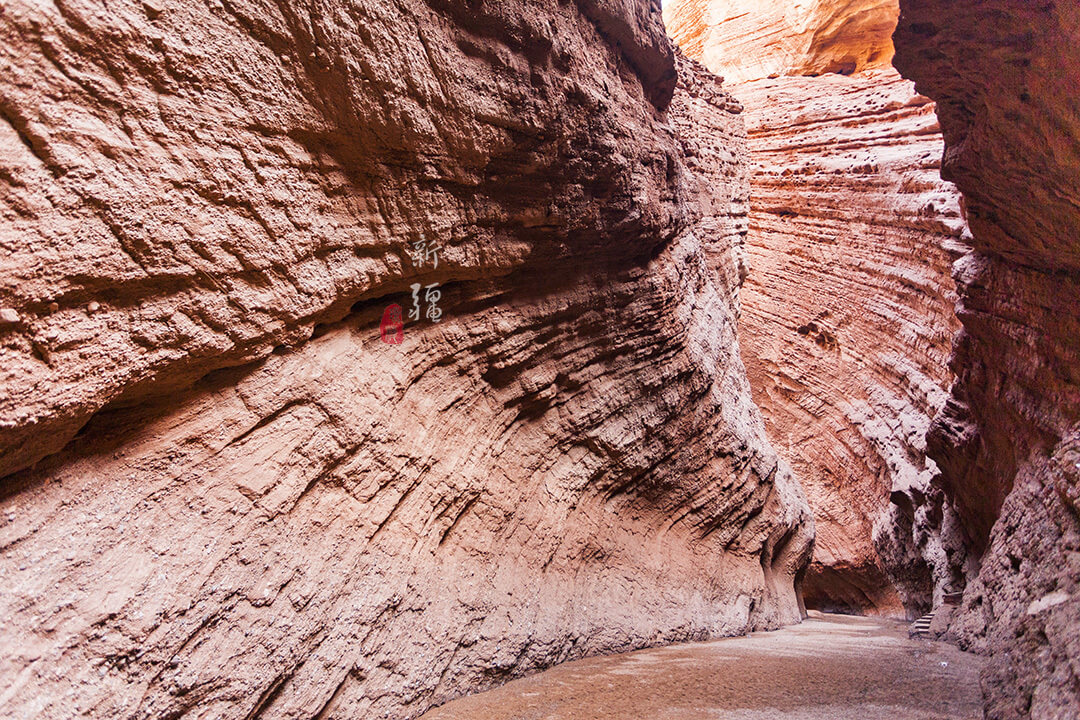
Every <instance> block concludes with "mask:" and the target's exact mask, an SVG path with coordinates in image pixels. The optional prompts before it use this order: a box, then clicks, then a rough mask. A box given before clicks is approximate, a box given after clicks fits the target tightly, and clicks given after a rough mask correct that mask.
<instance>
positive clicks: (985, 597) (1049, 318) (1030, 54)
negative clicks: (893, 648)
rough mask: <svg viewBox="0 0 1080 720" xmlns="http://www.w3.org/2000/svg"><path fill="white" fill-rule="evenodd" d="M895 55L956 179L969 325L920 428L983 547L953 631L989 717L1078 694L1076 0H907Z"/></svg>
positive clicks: (1079, 110) (1059, 713)
mask: <svg viewBox="0 0 1080 720" xmlns="http://www.w3.org/2000/svg"><path fill="white" fill-rule="evenodd" d="M901 8H902V11H903V12H902V16H901V21H900V25H899V28H898V30H897V34H896V42H897V57H896V63H897V66H898V67H899V68H900V70H901V71H902V72H903V73H904V74H905V75H907V76H908V77H911V78H912V79H914V80H915V81H916V87H917V88H918V89H919V91H920V92H923V93H925V94H926V95H928V96H930V97H932V98H934V99H935V100H936V101H937V103H938V113H939V115H940V117H941V126H942V130H943V132H944V135H945V143H946V151H945V155H944V163H943V167H942V172H943V174H944V176H945V177H947V178H949V179H951V180H953V181H954V182H955V183H956V184H957V186H958V187H959V188H960V190H961V191H962V192H963V193H964V197H965V201H966V207H967V216H968V220H969V222H970V225H971V230H972V233H973V235H974V237H973V239H972V246H973V248H974V250H973V252H972V253H971V254H970V255H969V256H967V257H965V258H964V259H963V260H962V261H961V262H960V264H958V266H957V275H956V277H957V282H958V286H959V292H960V298H961V309H960V320H961V322H962V323H963V326H964V333H963V336H962V337H961V340H960V342H959V345H958V347H957V350H956V354H955V357H954V359H953V368H954V370H955V371H956V374H957V377H958V379H957V383H956V386H955V390H954V393H953V399H952V400H951V401H950V403H949V406H948V407H947V411H946V413H944V414H943V415H942V416H941V418H940V419H939V421H938V422H936V423H935V427H934V428H933V430H932V431H931V435H930V443H929V445H930V454H931V455H932V457H934V458H935V459H936V460H937V461H938V463H939V465H940V466H941V468H942V470H943V476H942V487H943V489H944V492H945V493H946V495H947V496H948V497H950V498H952V499H954V501H955V503H956V506H957V509H958V511H959V513H960V518H961V520H962V523H963V526H964V528H965V529H966V530H967V532H968V533H969V535H970V537H971V543H972V546H973V548H974V549H975V551H976V552H980V553H982V552H983V550H984V549H985V553H983V554H982V562H981V571H980V573H979V577H978V578H977V579H976V581H975V582H974V583H972V585H971V586H969V588H968V590H967V592H966V594H965V600H964V603H965V604H964V608H963V612H962V613H961V617H960V623H959V625H958V627H957V629H956V630H955V631H954V636H955V637H957V638H958V639H960V640H961V641H962V642H963V643H964V644H965V645H967V646H973V647H979V648H982V649H983V650H985V651H986V652H989V653H991V654H992V661H991V663H990V665H989V666H988V667H989V671H988V673H987V675H986V676H985V678H984V689H985V691H986V693H987V698H988V715H987V716H988V717H989V718H991V719H992V720H999V719H1005V718H1008V719H1012V718H1028V717H1030V718H1038V719H1039V720H1043V719H1058V718H1072V717H1075V712H1076V708H1077V707H1080V666H1078V665H1077V660H1076V658H1077V657H1080V652H1078V650H1077V648H1078V642H1080V622H1078V617H1077V615H1076V608H1077V607H1078V605H1080V602H1078V601H1080V596H1078V593H1077V578H1078V577H1080V571H1078V569H1077V568H1078V562H1080V553H1078V549H1080V548H1078V545H1077V537H1080V502H1078V495H1077V486H1078V476H1077V472H1076V471H1077V469H1078V468H1077V467H1076V461H1077V457H1076V434H1077V424H1078V423H1080V341H1078V338H1080V186H1078V184H1077V177H1078V176H1080V73H1077V71H1076V69H1077V68H1078V67H1080V45H1078V43H1077V38H1078V37H1080V6H1078V5H1077V4H1076V3H1075V2H1055V1H1053V0H1049V1H1047V2H1038V3H1027V2H1019V1H1017V0H964V1H962V2H944V1H942V0H902V2H901Z"/></svg>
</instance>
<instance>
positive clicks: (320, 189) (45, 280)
mask: <svg viewBox="0 0 1080 720" xmlns="http://www.w3.org/2000/svg"><path fill="white" fill-rule="evenodd" d="M624 4H625V5H626V7H625V8H623V10H624V11H625V12H623V14H619V12H618V8H619V7H620V5H619V3H616V2H609V3H599V4H595V3H582V6H583V7H587V8H588V9H589V12H588V13H587V14H583V13H582V12H581V11H579V9H578V7H577V6H576V5H574V4H572V3H571V4H563V5H560V6H558V7H556V8H551V7H549V5H548V4H547V3H539V2H535V3H530V2H521V3H518V4H517V5H515V7H513V8H509V7H508V8H503V9H501V10H500V9H495V8H487V9H483V10H480V9H475V8H470V9H463V8H459V7H458V5H457V4H456V3H446V2H442V1H441V0H432V2H431V3H424V2H421V1H420V0H413V1H412V2H408V3H404V4H395V5H390V6H388V5H386V4H385V3H378V2H362V3H353V4H350V5H349V6H348V7H345V6H340V7H338V6H333V5H331V6H327V7H325V8H323V9H321V10H319V11H316V12H311V11H309V10H308V9H306V8H301V7H299V6H296V7H294V6H292V5H290V4H288V3H286V4H282V5H280V6H274V8H272V9H268V8H267V7H264V6H263V5H261V4H257V3H255V4H252V3H248V2H246V1H242V2H228V3H226V4H224V5H222V4H221V3H217V2H215V3H210V4H208V5H204V4H201V3H187V4H184V3H181V4H170V5H168V6H166V5H160V6H159V5H158V4H157V3H140V2H131V3H125V4H118V5H110V6H109V8H108V9H106V7H105V5H104V4H103V3H100V2H94V1H93V0H86V1H85V2H75V3H67V4H65V5H64V6H63V9H62V10H61V9H60V8H58V7H53V6H40V5H38V4H34V3H16V4H15V5H13V6H11V7H10V8H8V9H6V10H5V13H4V17H3V19H2V20H0V22H2V23H3V25H0V34H2V37H3V38H4V43H3V46H4V49H3V51H0V73H2V75H3V78H4V80H3V98H2V101H0V114H2V116H3V122H2V123H0V132H2V133H3V138H4V141H3V143H2V145H0V147H2V150H0V152H2V153H3V155H2V163H3V167H4V168H5V175H4V183H5V188H6V191H5V194H4V197H3V200H2V202H3V212H4V217H5V221H4V230H3V232H4V236H3V247H4V255H3V258H2V262H3V272H2V274H0V277H2V280H0V283H2V285H0V308H2V309H3V311H4V315H3V316H2V317H6V318H9V320H3V325H2V326H0V333H2V343H3V353H4V354H3V356H2V358H0V361H2V365H3V368H4V376H3V377H2V378H0V381H2V382H3V388H4V392H3V393H2V395H0V397H2V398H3V399H2V400H0V432H2V435H0V447H2V449H3V450H2V454H0V474H6V473H9V472H11V471H13V470H17V469H20V468H23V467H26V466H27V465H28V464H30V463H32V462H34V461H35V460H37V459H40V458H41V457H42V456H44V455H46V454H48V453H50V452H54V451H56V450H57V449H59V448H60V447H62V446H63V445H64V444H65V443H66V442H67V441H68V440H70V439H71V437H72V436H73V435H74V433H75V432H76V431H77V430H78V428H79V427H80V426H81V425H82V424H83V423H84V422H85V421H86V419H87V418H88V417H89V416H90V415H91V414H93V413H94V412H96V411H97V410H99V409H101V408H102V407H105V406H110V405H113V406H117V405H130V404H132V403H135V402H138V401H141V400H142V399H144V398H147V397H150V396H155V395H162V394H166V393H168V392H171V391H172V390H174V389H175V388H177V387H182V386H184V385H187V384H190V383H191V382H192V381H193V380H195V379H197V378H198V377H201V376H202V375H204V374H206V373H207V372H209V371H211V370H214V369H216V368H220V367H225V366H230V365H237V364H240V363H244V362H249V361H251V360H253V359H255V358H259V357H265V356H266V355H267V354H268V353H269V352H270V351H271V350H272V349H273V348H274V347H278V346H290V345H294V344H296V343H298V342H301V341H303V340H304V339H305V338H307V337H309V336H310V334H311V331H312V328H313V327H314V325H315V324H317V323H319V322H325V321H332V320H335V319H338V318H340V317H341V316H342V315H343V314H344V313H345V312H346V311H347V310H348V308H349V306H350V305H352V304H353V303H355V302H356V301H358V300H362V299H368V298H375V297H379V296H382V295H386V294H388V293H394V292H400V291H401V290H403V289H405V288H407V287H408V282H409V281H408V280H406V278H408V277H409V276H417V275H419V274H420V273H421V269H420V268H416V267H414V266H413V265H412V263H411V262H410V260H409V257H408V254H407V253H406V252H405V251H406V249H407V248H408V247H409V245H408V243H409V241H412V240H419V239H434V238H438V239H439V240H440V241H441V242H442V243H443V246H444V248H443V253H442V256H441V262H440V265H439V267H438V269H437V270H433V269H430V268H429V269H426V270H423V272H425V276H424V277H423V280H424V282H425V283H429V282H441V283H449V282H456V281H468V280H475V279H478V278H490V277H496V276H501V275H506V274H508V273H510V272H511V271H513V270H514V269H515V268H517V267H520V266H521V265H522V264H523V260H524V258H526V257H529V258H530V259H531V260H532V262H533V263H534V264H541V263H542V262H552V261H554V260H555V259H556V258H559V257H567V256H569V255H570V254H571V253H572V251H574V250H577V251H584V250H586V249H589V250H591V251H592V252H593V253H594V254H601V250H602V248H601V246H603V245H609V246H610V244H609V243H608V242H607V241H608V237H609V236H608V235H607V234H606V233H608V232H609V231H610V230H611V229H612V228H616V227H617V228H619V232H620V233H621V237H622V238H623V243H622V245H621V246H620V247H619V252H618V253H617V254H618V255H619V256H620V257H625V256H627V255H630V254H634V253H645V252H648V250H649V247H650V246H651V245H654V244H655V243H656V241H657V239H658V238H659V237H663V236H667V237H670V235H671V229H672V228H673V227H674V218H673V213H679V212H681V210H680V209H679V204H678V198H677V197H676V193H677V192H678V190H679V185H678V183H676V182H673V181H672V179H671V178H669V175H670V176H672V177H674V176H675V175H676V174H677V168H676V165H677V162H676V160H675V159H674V155H673V152H674V150H673V148H674V140H673V138H671V137H670V135H669V134H668V135H665V134H664V133H661V132H658V131H657V126H656V120H655V119H654V117H653V115H654V112H653V110H652V108H649V107H648V106H647V103H646V102H645V101H644V98H645V97H648V98H650V99H651V100H652V101H653V102H654V103H655V104H656V105H657V106H660V107H663V106H664V105H666V103H667V101H668V99H669V98H670V95H671V90H672V87H671V84H672V80H671V78H672V76H673V74H674V66H673V60H672V56H671V49H670V47H669V43H668V41H667V40H666V39H665V38H664V36H663V34H662V31H661V29H660V22H659V8H658V7H654V6H653V5H652V4H650V3H640V4H639V3H636V2H632V3H628V4H627V3H624ZM608 5H610V6H611V7H608ZM631 11H632V12H631ZM620 37H622V38H623V40H621V41H620V40H619V39H618V38H620ZM605 38H610V40H608V41H605ZM494 78H497V79H498V81H497V82H495V81H494ZM639 137H640V138H643V139H645V140H646V141H645V142H641V143H631V142H628V141H627V140H628V139H629V138H639ZM616 150H617V152H616ZM298 199H299V200H298ZM0 320H2V318H0Z"/></svg>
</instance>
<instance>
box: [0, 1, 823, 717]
mask: <svg viewBox="0 0 1080 720" xmlns="http://www.w3.org/2000/svg"><path fill="white" fill-rule="evenodd" d="M0 23H2V24H0V36H2V37H3V38H4V42H3V43H2V44H0V63H2V65H0V67H2V69H3V72H2V73H0V115H2V116H3V122H0V133H2V137H3V142H2V143H0V183H2V188H3V194H2V196H0V199H2V203H3V204H2V205H0V207H2V209H3V213H4V216H5V218H6V221H5V224H4V226H3V230H2V231H0V232H2V233H3V236H2V243H0V244H2V255H0V259H2V262H3V273H2V274H0V278H2V280H0V306H2V312H0V320H2V321H3V323H4V325H3V327H2V328H0V332H2V336H0V340H2V350H0V352H2V353H3V358H2V359H3V367H4V376H3V387H4V392H3V395H2V398H3V400H2V401H0V419H2V425H0V426H2V428H3V430H2V433H3V434H2V435H0V451H2V465H0V473H2V474H7V473H11V472H12V471H17V472H16V473H15V474H13V475H10V474H9V475H7V477H5V478H4V480H3V489H2V493H3V499H2V500H0V574H2V576H3V577H4V579H5V581H4V587H3V590H2V591H0V619H2V620H3V622H2V625H0V626H2V629H0V647H3V648H4V650H3V653H2V656H0V677H2V678H3V679H4V682H3V683H2V684H3V687H4V691H3V693H2V695H0V714H3V715H5V716H14V717H35V718H38V717H42V718H66V717H69V716H71V715H72V714H80V713H81V714H90V715H93V716H94V717H101V718H141V717H174V718H175V717H185V716H188V717H215V718H216V717H222V718H247V719H249V720H250V719H251V718H272V717H319V718H332V717H342V718H344V717H384V716H386V717H414V716H416V715H419V714H420V713H422V712H423V711H424V710H425V709H426V708H428V707H429V706H430V705H431V704H432V703H434V702H438V701H440V700H443V699H447V698H450V697H453V696H455V695H458V694H461V693H464V692H467V691H471V690H477V689H481V688H485V687H489V686H491V685H493V684H496V683H498V682H500V681H502V680H505V679H506V678H508V677H512V676H514V675H519V674H522V673H526V672H529V671H531V670H534V669H536V668H539V667H543V666H546V665H550V664H552V663H555V662H559V661H562V660H566V659H570V658H575V657H580V656H582V655H585V654H589V653H598V652H609V651H618V650H626V649H630V648H635V647H641V646H645V645H651V644H657V643H662V642H670V641H675V640H683V639H690V638H704V637H708V636H710V635H715V634H722V633H732V632H744V631H746V630H748V629H752V628H765V627H774V626H776V625H778V624H780V623H784V622H792V621H797V620H798V619H799V617H800V607H799V604H798V600H797V597H796V594H795V592H794V588H793V583H794V582H795V578H796V576H797V575H798V574H799V573H801V572H802V570H803V569H804V567H805V565H806V562H807V560H808V557H809V553H810V543H811V538H812V527H813V523H812V520H811V519H810V517H809V515H808V512H807V508H806V504H805V500H804V499H803V497H802V493H801V491H800V489H799V487H798V485H797V484H796V483H795V482H794V480H793V478H792V476H791V474H790V471H789V470H788V468H787V466H786V464H785V463H783V462H782V461H780V460H779V459H778V458H777V456H776V454H775V453H774V452H773V451H772V449H771V448H770V447H769V445H768V442H767V440H766V438H765V432H764V427H763V423H762V421H761V419H760V416H759V414H758V411H757V409H756V408H755V407H754V405H753V403H752V400H751V397H750V391H749V387H748V385H747V382H746V378H745V372H744V369H743V366H742V363H741V360H740V358H739V355H738V348H737V341H736V335H735V333H736V317H735V308H736V299H735V292H736V283H737V280H738V277H739V271H738V267H739V265H738V263H739V256H738V253H739V249H738V246H739V244H740V241H741V236H742V233H743V232H745V224H746V195H747V192H748V188H747V184H746V173H745V166H744V163H745V159H744V158H745V155H744V153H745V148H744V142H745V141H744V135H743V130H742V125H741V123H742V121H741V119H740V118H739V116H738V111H739V108H738V105H737V103H735V102H734V101H732V100H731V99H730V98H729V97H727V96H726V95H725V94H724V93H723V92H722V91H721V90H720V89H719V88H718V87H717V86H716V82H715V80H712V79H709V78H707V77H705V76H704V75H702V76H697V75H696V74H695V70H694V68H693V66H692V64H687V65H685V67H684V80H683V84H682V86H681V90H680V91H679V92H675V88H674V78H675V64H674V59H673V57H672V52H671V49H670V46H669V45H668V44H667V41H666V39H665V38H664V37H663V34H662V31H661V27H660V22H659V4H658V3H654V2H632V1H630V0H627V1H625V2H615V1H611V2H595V3H594V2H581V3H576V4H575V3H561V4H557V5H553V4H551V3H546V2H531V1H528V0H521V1H519V2H515V3H506V4H500V5H498V6H495V5H489V4H485V5H483V6H482V7H481V6H476V5H475V4H469V7H468V8H465V7H463V6H462V5H461V4H457V3H446V2H443V1H442V0H429V2H420V1H419V0H406V1H404V2H398V3H393V4H386V3H379V2H352V3H348V4H333V3H330V4H323V5H320V6H319V7H318V8H317V9H312V8H309V7H306V6H304V7H301V6H299V5H295V4H290V3H278V4H276V5H273V6H266V5H260V4H249V3H247V2H244V1H243V0H226V2H224V3H217V2H212V3H209V4H206V5H203V4H199V3H169V4H166V3H160V4H159V3H156V2H151V1H150V0H143V1H142V2H140V3H130V4H124V3H110V4H109V5H108V6H107V7H106V6H105V5H104V4H101V3H96V2H91V1H89V0H86V1H81V2H65V3H62V4H59V5H40V4H36V3H16V4H15V5H12V6H9V7H7V8H5V11H4V13H3V15H2V17H0ZM673 95H674V100H672V97H673ZM669 105H670V107H669ZM691 114H697V115H699V116H700V117H699V118H695V119H694V120H693V121H691V120H689V119H688V116H689V115H691ZM694 125H700V126H709V127H714V128H718V129H720V130H721V131H722V132H721V133H720V134H719V135H718V136H717V137H709V136H704V135H694V134H692V133H682V134H680V131H679V128H683V129H685V128H687V127H691V126H694ZM684 157H686V158H687V159H688V160H687V161H686V162H684V159H683V158H684ZM706 184H709V185H711V186H712V190H710V189H709V187H708V186H707V185H706ZM419 241H427V242H428V243H434V242H438V243H439V245H440V246H441V247H440V249H439V253H438V262H437V263H436V262H435V261H434V257H426V256H417V255H415V254H414V253H413V252H412V251H414V250H415V249H416V248H415V247H414V246H413V243H414V242H419ZM413 283H420V284H421V285H422V286H423V285H433V284H435V283H438V284H439V285H440V287H439V288H438V290H439V292H440V293H441V297H440V300H439V305H440V309H441V310H442V312H443V315H442V317H441V318H440V320H441V321H440V322H438V323H435V322H432V321H431V320H429V319H420V320H419V321H413V320H410V321H408V322H407V323H406V324H405V327H404V332H403V338H402V343H401V344H400V345H394V344H387V343H384V342H382V341H381V340H380V330H379V323H380V318H381V317H382V316H383V315H384V310H385V309H386V308H387V307H388V306H389V305H390V304H393V303H397V304H400V305H403V306H404V308H405V310H406V311H407V309H408V308H409V307H410V306H411V301H412V298H411V297H410V285H411V284H413ZM425 304H426V303H425ZM391 339H394V334H393V333H391ZM76 433H77V435H76Z"/></svg>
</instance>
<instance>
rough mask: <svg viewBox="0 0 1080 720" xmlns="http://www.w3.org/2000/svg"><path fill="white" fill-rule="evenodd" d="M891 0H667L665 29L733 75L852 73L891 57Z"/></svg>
mask: <svg viewBox="0 0 1080 720" xmlns="http://www.w3.org/2000/svg"><path fill="white" fill-rule="evenodd" d="M897 12H898V8H897V3H896V0H814V1H812V2H796V3H792V2H785V1H784V0H764V1H762V0H723V1H722V2H718V1H717V0H667V2H665V3H664V22H665V24H666V25H667V29H668V33H669V34H670V35H671V37H672V38H673V39H674V40H675V42H677V43H678V44H679V46H680V47H681V48H682V49H683V51H684V52H686V53H687V54H688V55H689V56H690V57H692V58H695V59H698V60H700V61H701V62H703V63H704V64H705V65H706V66H707V67H709V68H710V69H711V70H713V71H714V72H716V73H719V74H721V75H723V76H724V77H725V78H726V79H728V80H729V81H733V82H745V81H748V80H760V79H762V78H766V77H775V76H777V75H821V74H823V73H833V72H838V73H845V74H851V73H853V72H857V71H860V70H864V69H867V68H877V67H887V66H888V64H889V60H890V59H892V54H893V47H892V39H891V37H890V36H891V35H892V31H893V28H894V27H896V15H897Z"/></svg>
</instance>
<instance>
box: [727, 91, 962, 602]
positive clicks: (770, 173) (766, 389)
mask: <svg viewBox="0 0 1080 720" xmlns="http://www.w3.org/2000/svg"><path fill="white" fill-rule="evenodd" d="M732 92H733V93H734V94H735V95H737V96H738V97H739V99H740V100H741V101H742V102H743V104H744V105H745V106H746V108H747V110H746V118H747V127H748V134H749V142H750V156H751V159H752V164H753V170H754V174H753V176H752V179H751V187H752V191H751V212H750V233H749V236H748V240H747V246H748V256H749V267H750V271H749V274H748V276H747V279H746V284H745V286H744V288H743V291H742V308H743V313H742V317H741V321H740V328H739V331H740V343H741V344H742V349H743V358H744V360H745V362H746V365H747V371H748V374H749V377H750V382H751V386H752V387H753V389H754V398H755V400H756V401H757V402H758V404H759V405H760V407H761V408H762V411H763V413H764V415H765V418H766V425H767V427H768V431H769V437H770V438H771V440H772V442H773V444H774V446H775V447H776V448H777V449H778V450H779V452H780V453H781V455H783V456H784V457H785V458H787V459H788V460H789V461H790V462H791V464H792V466H793V468H794V470H795V472H796V475H797V476H798V477H799V479H800V480H801V482H802V484H803V487H804V488H805V489H806V492H807V495H808V498H809V500H810V504H811V506H812V507H813V509H814V514H815V518H816V520H817V542H816V546H815V553H814V562H813V564H812V565H811V569H810V572H809V574H808V575H807V579H806V583H805V585H804V587H805V591H806V601H807V603H808V604H809V605H811V606H816V607H823V608H829V609H845V610H854V611H857V612H869V613H884V614H892V615H899V616H904V615H905V613H906V612H908V611H910V612H913V613H914V612H924V611H926V610H928V609H929V607H930V605H931V602H932V599H933V598H932V593H933V589H934V587H935V586H937V587H938V588H939V590H940V589H941V588H944V587H945V586H946V585H947V584H948V583H949V580H950V578H949V577H948V576H949V572H948V562H947V561H946V558H945V548H944V547H943V546H942V539H941V538H940V537H938V535H937V534H936V533H934V532H927V530H929V529H931V528H934V527H936V525H938V524H939V523H928V519H927V518H926V517H923V516H922V514H919V515H917V514H916V513H915V511H914V505H916V504H919V503H920V502H921V501H923V500H924V499H925V498H926V496H927V494H929V493H931V492H932V490H931V482H932V480H933V478H934V476H935V474H936V468H935V466H934V464H933V462H928V461H927V459H926V452H925V451H926V440H925V437H926V431H927V429H928V427H929V426H930V421H931V419H932V418H933V417H934V415H936V414H937V412H938V411H939V410H940V409H941V408H942V406H943V405H944V404H945V401H946V398H947V390H948V389H949V385H950V383H951V381H952V375H951V373H950V372H949V370H948V368H947V362H948V358H949V352H950V350H951V347H952V341H953V336H954V335H955V333H956V330H957V322H956V319H955V312H954V304H955V299H956V298H955V295H954V293H953V283H952V280H951V278H950V276H949V272H950V265H951V263H952V261H953V259H955V257H956V254H957V253H958V252H960V251H961V250H962V249H963V246H962V245H960V244H959V241H960V238H961V236H962V234H963V232H964V223H963V220H962V218H961V216H960V207H959V196H958V193H957V191H956V189H955V188H954V187H953V186H952V185H951V184H950V183H947V182H944V181H942V180H941V179H940V176H939V160H940V156H941V149H942V140H941V134H940V131H939V129H938V126H937V118H936V116H935V115H934V106H933V103H932V102H930V101H929V100H928V99H927V98H924V97H921V96H919V95H917V94H916V93H915V92H914V90H913V88H912V83H910V82H908V81H906V80H903V79H902V78H901V77H900V76H899V75H898V74H897V73H896V72H895V71H891V70H881V71H867V72H865V73H860V74H858V75H855V76H852V77H845V76H841V75H828V76H823V77H820V78H802V77H790V78H779V79H776V80H767V79H766V80H761V81H757V82H752V83H745V84H741V85H737V86H735V87H733V88H732ZM938 509H939V511H940V504H939V507H938ZM950 541H955V538H946V539H945V542H950ZM962 549H963V545H962V543H960V544H959V550H961V551H962ZM940 599H941V598H940V597H938V601H939V602H940ZM905 606H906V609H905Z"/></svg>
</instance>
